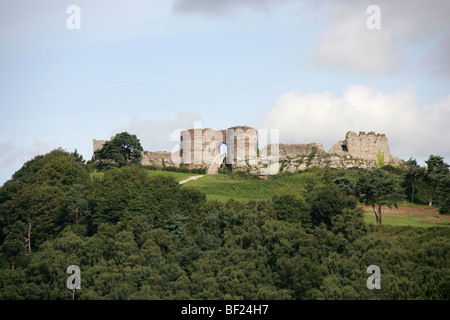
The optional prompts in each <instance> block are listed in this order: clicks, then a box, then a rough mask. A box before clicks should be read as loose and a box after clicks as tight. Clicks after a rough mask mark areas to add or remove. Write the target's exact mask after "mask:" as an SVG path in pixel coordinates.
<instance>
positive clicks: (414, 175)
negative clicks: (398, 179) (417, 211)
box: [402, 158, 425, 203]
mask: <svg viewBox="0 0 450 320" xmlns="http://www.w3.org/2000/svg"><path fill="white" fill-rule="evenodd" d="M405 165H406V167H407V170H406V172H405V173H404V180H403V183H402V186H403V187H404V188H405V191H406V194H407V196H409V197H410V199H411V202H413V203H414V200H415V196H416V193H417V183H418V182H419V181H421V180H422V179H423V178H424V177H425V168H423V167H421V166H419V165H418V164H417V161H416V160H415V159H412V158H410V159H409V160H408V161H406V163H405Z"/></svg>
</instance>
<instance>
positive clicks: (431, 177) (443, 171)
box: [425, 155, 450, 206]
mask: <svg viewBox="0 0 450 320" xmlns="http://www.w3.org/2000/svg"><path fill="white" fill-rule="evenodd" d="M425 163H426V164H427V166H428V167H427V172H426V179H427V180H428V181H429V182H430V183H431V185H432V187H433V191H432V192H431V195H430V202H429V205H430V206H431V205H432V204H433V198H434V195H435V193H436V190H437V188H438V186H439V182H440V181H441V180H442V179H444V178H445V177H446V176H448V175H449V174H450V173H449V171H448V168H449V165H448V164H447V163H446V162H444V158H443V157H441V156H435V155H430V157H429V158H428V160H427V161H425Z"/></svg>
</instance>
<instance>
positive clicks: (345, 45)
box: [313, 0, 450, 74]
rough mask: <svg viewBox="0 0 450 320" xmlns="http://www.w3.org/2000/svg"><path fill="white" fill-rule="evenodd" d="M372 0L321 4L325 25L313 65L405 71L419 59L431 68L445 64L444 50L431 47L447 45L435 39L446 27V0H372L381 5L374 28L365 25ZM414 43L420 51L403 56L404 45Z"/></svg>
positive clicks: (410, 47)
mask: <svg viewBox="0 0 450 320" xmlns="http://www.w3.org/2000/svg"><path fill="white" fill-rule="evenodd" d="M372 4H374V3H373V1H370V0H366V1H333V2H330V5H328V6H325V7H324V8H325V10H324V11H322V15H323V16H322V17H323V19H324V20H325V21H327V22H328V23H329V24H330V27H328V28H327V29H326V31H325V32H324V33H323V34H322V36H321V37H320V38H319V39H318V41H317V43H316V47H315V51H314V54H313V61H314V65H315V66H316V67H318V68H325V69H328V68H332V69H339V70H343V71H346V72H354V73H371V74H373V73H375V74H380V73H381V74H392V73H399V72H405V71H407V70H408V69H410V68H413V67H414V64H415V63H417V62H420V61H421V60H423V59H425V60H427V61H428V64H430V65H432V68H433V67H434V68H436V66H440V65H442V64H444V65H445V66H447V65H448V56H445V55H443V54H436V53H435V52H441V51H442V50H443V49H446V48H448V46H447V42H445V41H441V42H438V43H436V38H437V37H439V36H440V35H442V34H443V33H446V32H448V31H449V30H450V20H449V19H448V17H447V15H448V12H449V11H450V2H449V1H446V0H436V1H433V2H431V3H430V2H428V1H406V0H398V1H382V0H380V1H377V2H376V4H377V5H378V6H379V7H380V9H381V14H380V17H381V29H379V30H378V29H374V30H370V29H368V28H367V26H366V21H367V19H368V18H369V17H370V16H371V14H370V13H367V12H366V9H367V7H368V6H369V5H372ZM417 48H422V50H423V52H422V53H417V52H416V53H414V55H413V56H412V60H407V59H406V57H407V53H408V51H410V50H414V49H417ZM447 51H448V50H447ZM421 55H422V56H421ZM431 56H433V58H434V59H431V58H430V57H431ZM419 67H420V66H419Z"/></svg>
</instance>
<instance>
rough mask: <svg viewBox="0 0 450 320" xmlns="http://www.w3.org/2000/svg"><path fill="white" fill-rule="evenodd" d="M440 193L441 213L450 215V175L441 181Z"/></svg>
mask: <svg viewBox="0 0 450 320" xmlns="http://www.w3.org/2000/svg"><path fill="white" fill-rule="evenodd" d="M439 193H440V194H441V196H442V199H441V201H439V213H441V214H449V213H450V174H447V175H445V176H444V177H443V178H442V179H441V180H440V181H439Z"/></svg>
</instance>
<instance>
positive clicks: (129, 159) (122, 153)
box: [93, 132, 144, 170]
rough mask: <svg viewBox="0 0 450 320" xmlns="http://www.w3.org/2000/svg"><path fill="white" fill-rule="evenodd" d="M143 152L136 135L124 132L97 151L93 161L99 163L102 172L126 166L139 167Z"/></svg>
mask: <svg viewBox="0 0 450 320" xmlns="http://www.w3.org/2000/svg"><path fill="white" fill-rule="evenodd" d="M143 150H144V149H143V148H142V146H141V143H140V141H139V139H138V138H137V137H136V135H134V134H133V135H131V134H129V133H128V132H122V133H118V134H116V136H115V137H114V138H113V139H112V140H110V141H107V142H106V143H105V144H104V145H103V147H102V148H101V149H100V150H97V151H95V153H94V158H93V161H94V162H96V163H97V166H98V167H99V169H100V170H105V169H109V168H111V167H122V166H124V165H139V164H140V163H141V160H142V151H143Z"/></svg>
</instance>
